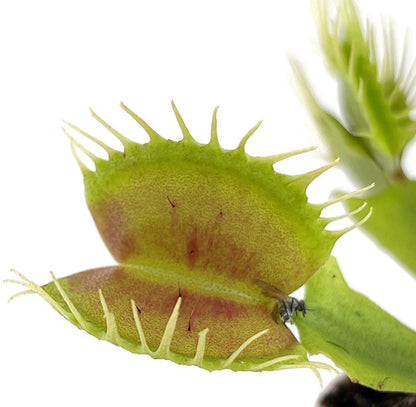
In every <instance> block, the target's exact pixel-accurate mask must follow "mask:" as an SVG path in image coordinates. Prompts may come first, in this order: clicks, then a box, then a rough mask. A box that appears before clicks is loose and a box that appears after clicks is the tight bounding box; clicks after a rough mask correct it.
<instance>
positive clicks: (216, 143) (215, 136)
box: [210, 106, 220, 147]
mask: <svg viewBox="0 0 416 407" xmlns="http://www.w3.org/2000/svg"><path fill="white" fill-rule="evenodd" d="M218 108H219V106H217V107H216V108H215V109H214V113H213V114H212V122H211V140H210V144H212V145H214V146H218V147H220V143H219V141H218V133H217V112H218Z"/></svg>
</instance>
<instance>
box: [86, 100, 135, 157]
mask: <svg viewBox="0 0 416 407" xmlns="http://www.w3.org/2000/svg"><path fill="white" fill-rule="evenodd" d="M89 110H90V112H91V115H92V117H93V118H94V119H95V120H97V122H98V123H100V124H101V125H102V126H104V127H105V128H106V129H107V130H108V131H109V132H110V133H111V134H112V135H113V136H115V137H116V138H117V139H118V140H119V141H120V143H121V144H122V145H123V147H124V149H125V148H126V145H127V144H129V143H130V142H131V140H129V139H128V138H127V137H125V136H123V135H122V134H121V133H120V132H119V131H117V130H116V129H114V128H113V127H112V126H110V125H109V124H108V123H107V122H106V121H105V120H104V119H102V118H101V117H100V116H99V115H98V114H97V113H95V112H94V110H92V109H91V107H89ZM93 141H95V142H96V143H97V144H99V145H100V146H101V147H103V148H104V149H105V150H106V151H107V152H108V154H110V152H113V151H116V150H114V149H113V148H111V147H109V146H108V145H107V144H105V143H102V142H101V141H100V140H98V139H95V138H94V139H93Z"/></svg>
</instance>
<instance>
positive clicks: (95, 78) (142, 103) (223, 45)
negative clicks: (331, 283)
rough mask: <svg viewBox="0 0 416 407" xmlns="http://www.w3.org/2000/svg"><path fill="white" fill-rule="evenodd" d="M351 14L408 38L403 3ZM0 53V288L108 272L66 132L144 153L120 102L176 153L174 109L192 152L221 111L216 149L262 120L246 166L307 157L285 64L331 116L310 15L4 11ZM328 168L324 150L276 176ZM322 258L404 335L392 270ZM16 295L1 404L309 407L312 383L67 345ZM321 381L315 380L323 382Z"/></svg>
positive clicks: (28, 5)
mask: <svg viewBox="0 0 416 407" xmlns="http://www.w3.org/2000/svg"><path fill="white" fill-rule="evenodd" d="M359 3H360V7H361V8H362V10H363V12H364V14H365V15H369V16H372V17H376V18H377V17H379V16H380V15H391V16H393V18H394V20H395V21H397V22H398V23H399V24H400V30H403V29H404V27H411V25H412V24H414V15H415V14H414V9H413V5H412V4H413V2H412V1H410V0H408V1H404V0H395V1H394V2H393V1H377V2H374V1H370V0H366V1H364V0H361V1H360V2H359ZM0 38H1V40H0V42H1V45H0V46H1V49H0V50H1V51H0V52H1V62H0V73H1V75H0V118H1V120H0V132H1V160H0V177H1V178H0V180H1V197H0V198H1V199H0V207H1V211H0V222H1V223H0V250H1V252H0V276H1V280H3V279H5V278H9V277H11V274H10V272H9V269H10V268H12V267H13V268H16V269H18V270H20V271H21V272H22V273H24V274H25V275H27V276H28V277H30V278H31V279H32V280H34V281H36V282H38V283H45V282H47V281H48V280H49V278H50V277H49V270H53V271H54V272H55V274H56V275H57V276H59V277H62V276H65V275H67V274H71V273H74V272H77V271H80V270H84V269H88V268H93V267H97V266H101V265H109V264H113V263H114V262H113V260H112V258H111V256H110V254H109V253H108V252H107V250H106V248H105V247H104V245H103V243H102V242H101V240H100V237H99V235H98V233H97V231H96V228H95V225H94V224H93V222H92V219H91V217H90V215H89V212H88V209H87V207H86V204H85V201H84V197H83V182H82V176H81V172H80V171H79V168H78V166H77V164H76V162H75V160H74V159H73V157H72V155H71V152H70V148H69V142H68V140H67V138H66V137H65V136H64V134H63V133H62V132H61V130H60V127H61V125H62V119H66V120H69V121H72V122H74V123H76V124H78V125H79V126H81V127H83V128H84V129H86V130H91V131H92V132H93V134H98V135H100V134H101V133H102V130H101V129H100V128H99V127H98V126H96V125H95V124H94V123H93V119H92V118H90V116H89V111H88V108H87V107H88V106H91V107H93V108H94V109H95V110H96V111H97V113H99V114H100V115H101V116H103V117H104V118H105V119H107V120H108V121H109V122H110V123H112V124H113V125H114V126H115V127H116V128H118V129H119V130H121V131H122V132H123V133H124V134H125V135H127V136H129V137H131V138H133V139H136V140H142V141H144V140H145V138H144V137H143V132H142V131H141V129H139V128H138V126H136V125H134V124H133V122H132V120H131V119H130V118H129V117H127V116H126V114H125V113H123V112H122V110H121V109H120V108H119V107H118V103H119V101H121V100H123V101H124V102H125V103H126V104H127V105H128V106H130V107H131V108H132V109H133V110H135V111H136V112H137V113H138V114H140V115H141V116H142V117H143V118H144V119H145V120H147V121H148V122H149V123H150V124H151V125H152V126H153V127H154V128H155V129H156V130H157V131H158V132H159V133H161V134H162V135H164V136H165V137H168V138H173V139H179V138H180V133H179V129H178V126H177V124H176V123H175V120H174V116H173V113H172V112H171V110H170V101H171V99H174V100H175V102H176V104H177V106H178V108H179V109H180V111H181V113H182V115H183V117H184V119H185V121H186V123H187V124H188V127H189V129H190V131H191V133H192V134H193V135H194V136H195V137H196V138H197V139H198V140H200V141H207V140H208V136H209V128H210V119H211V114H212V110H213V108H214V107H215V106H217V105H220V111H219V134H220V140H221V142H222V144H223V146H224V147H227V148H232V147H235V146H236V145H237V143H238V141H239V139H240V138H241V137H242V136H243V135H244V134H245V132H246V131H247V130H248V129H249V128H251V127H252V126H253V125H254V124H255V123H256V122H257V121H258V120H259V119H264V123H263V125H262V127H261V128H260V130H259V131H258V134H257V135H256V136H255V137H253V139H252V140H250V142H249V143H248V144H247V151H248V152H249V153H251V154H258V155H265V154H270V153H277V152H282V151H287V150H292V149H296V148H301V147H306V146H311V145H315V144H318V145H319V140H318V139H317V136H316V133H315V130H314V129H313V126H312V125H311V123H310V122H309V119H308V117H307V115H306V113H305V111H304V109H303V107H302V105H301V103H300V102H299V100H298V99H297V97H296V95H295V92H294V88H293V80H292V77H291V73H290V68H289V65H288V63H287V54H286V53H287V52H288V51H289V52H290V53H292V54H294V55H297V56H298V57H300V58H301V59H302V61H303V62H304V64H305V68H306V69H307V70H308V72H309V73H310V75H311V77H313V80H314V83H315V84H316V89H318V91H319V92H320V96H321V97H322V98H323V99H325V100H326V101H327V102H328V103H329V104H331V105H335V101H336V98H335V96H334V89H335V88H334V83H333V81H331V80H329V79H328V77H327V76H326V73H325V71H324V68H323V66H322V62H321V60H320V58H319V54H318V46H317V41H316V36H315V29H314V24H313V19H312V14H311V10H310V5H309V2H308V1H306V0H292V1H285V2H283V1H282V2H278V1H265V0H256V1H241V0H240V1H227V0H211V1H184V0H179V1H160V0H152V1H140V0H139V1H130V2H129V1H117V2H115V1H113V2H110V1H87V0H84V1H70V2H65V1H43V0H38V1H18V0H17V1H4V2H2V3H1V5H0ZM413 50H414V47H413ZM415 54H416V53H415ZM325 162H326V161H325V158H324V149H323V148H322V147H321V148H320V149H319V152H318V153H310V154H309V155H308V156H307V157H306V156H304V157H302V158H297V159H292V160H291V161H290V162H288V163H287V164H285V165H284V166H283V167H282V169H284V170H285V171H287V172H291V173H296V172H299V171H305V170H310V169H313V168H315V167H316V166H318V165H320V164H322V163H325ZM413 162H414V161H413ZM413 171H414V172H415V171H416V170H415V168H413ZM356 187H361V186H356ZM333 188H338V189H340V188H343V189H345V190H347V191H350V190H352V189H353V188H354V186H352V185H350V184H349V183H348V182H347V181H346V179H345V178H344V177H343V176H342V174H341V173H339V172H338V170H331V171H330V172H329V173H328V174H326V175H324V176H323V177H322V178H321V179H320V180H319V181H316V182H315V183H314V184H313V186H312V187H311V188H310V189H309V191H308V192H309V194H310V199H311V200H312V201H313V202H318V201H323V200H325V199H327V198H328V197H329V196H330V192H331V189H333ZM338 209H339V211H341V210H342V209H340V208H338ZM339 213H340V212H339ZM334 253H335V254H336V255H337V257H338V259H339V262H340V263H341V265H342V269H343V272H344V274H345V277H346V279H347V281H348V282H349V283H350V285H351V286H352V287H354V288H355V289H357V290H359V291H360V292H363V293H366V294H367V295H368V296H369V297H370V298H371V299H373V300H374V301H376V302H377V303H378V304H380V305H381V306H382V307H383V308H385V309H387V310H388V311H389V312H391V313H392V314H393V315H395V316H396V317H398V318H399V319H400V320H402V321H403V322H405V323H406V324H408V325H409V326H411V327H413V328H416V321H415V316H414V310H415V309H416V306H415V305H416V303H415V299H414V298H415V296H414V289H415V281H414V280H413V279H412V278H411V277H410V276H409V275H407V274H406V273H405V272H404V271H402V270H401V269H400V267H399V266H398V265H396V264H395V263H394V261H393V260H391V259H390V258H389V257H388V256H387V255H385V254H383V253H382V252H380V251H378V250H377V248H376V247H375V246H374V244H373V243H371V242H370V241H369V240H367V239H366V238H365V237H363V236H362V235H361V234H360V233H359V232H358V231H354V232H352V233H350V234H349V235H347V236H345V237H343V238H342V239H341V240H340V241H339V242H338V243H337V245H336V247H335V251H334ZM18 290H19V288H18V287H15V286H12V285H10V284H7V285H6V284H3V283H1V284H0V375H1V377H0V403H1V405H4V406H8V407H12V406H27V405H42V406H44V407H46V406H57V405H59V406H74V405H77V406H90V405H91V406H92V405H100V406H103V407H104V406H116V405H117V406H143V405H146V406H149V405H150V406H151V405H171V406H177V405H178V406H179V405H181V406H191V405H192V406H194V405H198V406H212V405H214V404H215V405H217V406H225V405H239V406H249V405H266V404H267V405H291V406H308V405H309V406H312V405H313V404H314V400H315V399H316V397H317V395H318V393H319V391H320V387H319V384H318V382H317V380H316V378H315V377H314V375H313V374H312V373H311V372H310V371H302V370H293V371H281V372H267V373H234V372H231V371H221V372H214V373H208V372H206V371H203V370H201V369H198V368H193V367H186V366H178V365H175V364H173V363H171V362H167V361H154V360H152V359H150V358H149V357H148V356H138V355H133V354H130V353H128V352H127V351H124V350H123V349H120V348H117V347H115V346H113V345H111V344H109V343H106V342H102V341H98V340H96V339H95V338H93V337H91V336H89V335H88V334H86V333H85V332H82V331H79V330H78V329H76V328H75V327H74V326H72V325H71V324H70V323H68V322H67V321H66V320H64V319H63V318H62V317H60V316H59V315H58V314H57V313H56V312H55V311H53V310H52V309H51V308H50V307H49V305H47V304H46V303H44V302H43V300H41V299H40V298H38V297H36V296H25V297H21V298H19V299H16V300H15V301H13V302H12V303H10V304H7V299H8V297H10V296H11V295H12V294H14V293H15V292H17V291H18ZM299 295H301V293H300V294H299ZM332 378H333V376H332V375H329V374H324V380H325V383H328V382H329V381H330V380H331V379H332ZM289 403H290V404H289Z"/></svg>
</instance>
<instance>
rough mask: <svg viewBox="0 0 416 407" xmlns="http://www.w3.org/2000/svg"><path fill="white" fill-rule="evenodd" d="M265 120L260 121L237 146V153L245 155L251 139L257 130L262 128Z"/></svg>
mask: <svg viewBox="0 0 416 407" xmlns="http://www.w3.org/2000/svg"><path fill="white" fill-rule="evenodd" d="M262 123H263V120H260V121H258V122H257V123H256V124H255V125H254V126H253V127H252V128H251V129H250V130H249V131H248V132H247V134H246V135H245V136H244V137H243V138H242V139H241V141H240V143H239V144H238V146H237V149H236V150H237V151H240V152H242V153H245V146H246V144H247V141H248V140H249V139H250V138H251V136H252V135H253V134H254V133H255V132H256V131H257V129H258V128H259V127H260V126H261V124H262Z"/></svg>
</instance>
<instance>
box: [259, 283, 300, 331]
mask: <svg viewBox="0 0 416 407" xmlns="http://www.w3.org/2000/svg"><path fill="white" fill-rule="evenodd" d="M255 283H256V284H257V285H258V286H259V287H260V288H261V290H262V292H263V294H264V295H265V296H266V297H270V298H275V299H277V300H279V301H276V304H275V306H274V307H273V311H272V317H273V320H274V321H276V322H277V323H279V322H280V321H283V323H286V322H290V323H292V316H293V315H295V314H296V313H297V312H302V315H303V316H305V315H306V304H305V301H303V300H298V299H297V298H295V297H290V296H288V295H287V294H285V293H283V292H282V291H280V290H279V289H278V288H276V287H274V286H272V285H270V284H267V283H265V282H264V281H261V280H256V281H255Z"/></svg>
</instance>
